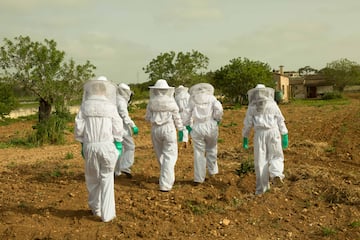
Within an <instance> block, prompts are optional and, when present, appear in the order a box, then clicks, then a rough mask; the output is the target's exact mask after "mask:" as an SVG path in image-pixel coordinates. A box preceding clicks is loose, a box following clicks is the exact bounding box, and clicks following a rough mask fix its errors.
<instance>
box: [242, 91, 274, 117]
mask: <svg viewBox="0 0 360 240" xmlns="http://www.w3.org/2000/svg"><path fill="white" fill-rule="evenodd" d="M274 96H275V90H274V89H273V88H269V87H266V86H265V85H264V84H258V85H256V87H255V88H253V89H250V90H249V91H248V99H249V106H256V111H258V112H263V111H264V109H265V106H266V105H267V104H273V103H275V100H274Z"/></svg>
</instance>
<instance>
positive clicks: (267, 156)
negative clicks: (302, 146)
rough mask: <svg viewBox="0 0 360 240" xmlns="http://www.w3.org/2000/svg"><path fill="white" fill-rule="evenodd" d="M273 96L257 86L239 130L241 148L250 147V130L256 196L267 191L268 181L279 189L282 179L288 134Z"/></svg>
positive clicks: (262, 87)
mask: <svg viewBox="0 0 360 240" xmlns="http://www.w3.org/2000/svg"><path fill="white" fill-rule="evenodd" d="M274 92H275V91H274V89H273V88H269V87H266V86H265V85H263V84H258V85H257V86H256V87H255V88H253V89H251V90H249V91H248V93H247V94H248V99H249V106H248V109H247V112H246V116H245V119H244V127H243V130H242V136H243V148H244V149H248V147H249V146H248V137H249V134H250V131H251V128H252V127H253V128H254V166H255V173H256V190H255V194H256V195H259V194H263V193H265V192H266V191H268V190H269V189H270V183H269V179H271V180H272V183H273V184H274V185H275V186H277V187H280V186H281V185H282V184H283V179H284V177H285V176H284V173H283V171H284V154H283V148H287V146H288V130H287V128H286V125H285V119H284V117H283V115H282V113H281V111H280V109H279V107H278V105H277V104H276V102H275V100H274Z"/></svg>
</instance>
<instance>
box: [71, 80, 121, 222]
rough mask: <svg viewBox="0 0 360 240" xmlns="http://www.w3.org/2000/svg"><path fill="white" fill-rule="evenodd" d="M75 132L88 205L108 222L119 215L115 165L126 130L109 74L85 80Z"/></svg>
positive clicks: (94, 212)
mask: <svg viewBox="0 0 360 240" xmlns="http://www.w3.org/2000/svg"><path fill="white" fill-rule="evenodd" d="M74 132H75V133H74V134H75V139H76V140H77V141H79V142H81V145H82V149H81V153H82V156H83V157H84V159H85V182H86V187H87V190H88V194H89V196H88V204H89V207H90V209H91V210H92V213H93V214H94V215H95V216H98V217H100V218H101V219H102V221H103V222H109V221H111V220H112V219H114V218H115V217H116V212H115V196H114V168H115V164H116V161H117V159H118V157H119V155H121V151H122V144H121V142H122V140H123V138H122V136H123V132H124V129H123V121H122V119H121V117H120V116H119V114H118V111H117V109H116V86H115V85H114V84H112V83H111V82H110V81H108V80H107V78H106V77H104V76H101V77H98V78H97V79H96V80H89V81H87V82H86V83H85V85H84V95H83V100H82V104H81V107H80V110H79V112H78V114H77V115H76V118H75V129H74Z"/></svg>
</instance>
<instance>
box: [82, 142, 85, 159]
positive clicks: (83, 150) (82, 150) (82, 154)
mask: <svg viewBox="0 0 360 240" xmlns="http://www.w3.org/2000/svg"><path fill="white" fill-rule="evenodd" d="M81 156H82V157H83V159H85V156H84V144H83V143H81Z"/></svg>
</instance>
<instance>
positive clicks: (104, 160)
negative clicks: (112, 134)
mask: <svg viewBox="0 0 360 240" xmlns="http://www.w3.org/2000/svg"><path fill="white" fill-rule="evenodd" d="M84 154H85V158H86V162H85V181H86V187H87V190H88V193H89V198H88V203H89V206H90V208H91V210H92V212H93V213H94V214H95V215H97V216H100V217H101V218H102V220H103V221H104V222H107V221H110V220H112V219H113V218H115V216H116V212H115V196H114V177H113V174H114V166H115V163H116V158H117V155H118V153H117V149H116V148H115V145H114V144H113V143H105V144H87V145H84Z"/></svg>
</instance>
